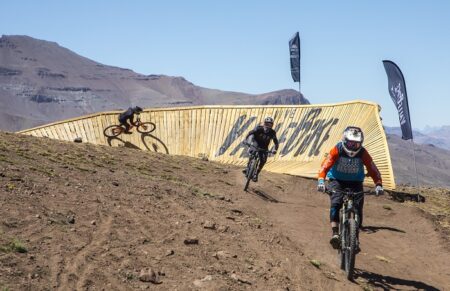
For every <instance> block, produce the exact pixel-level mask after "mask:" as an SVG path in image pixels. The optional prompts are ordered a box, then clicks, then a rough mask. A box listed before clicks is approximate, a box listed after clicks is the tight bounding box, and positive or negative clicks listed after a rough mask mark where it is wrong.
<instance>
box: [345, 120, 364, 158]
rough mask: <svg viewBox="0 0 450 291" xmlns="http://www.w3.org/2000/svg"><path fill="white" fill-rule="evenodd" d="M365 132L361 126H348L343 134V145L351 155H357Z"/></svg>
mask: <svg viewBox="0 0 450 291" xmlns="http://www.w3.org/2000/svg"><path fill="white" fill-rule="evenodd" d="M363 142H364V134H363V132H362V130H361V128H359V127H356V126H348V127H347V128H346V129H345V130H344V134H343V136H342V146H343V148H344V150H345V152H346V153H347V155H348V156H349V157H354V156H356V155H357V154H358V153H359V151H360V150H361V148H362V144H363Z"/></svg>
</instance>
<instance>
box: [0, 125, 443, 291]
mask: <svg viewBox="0 0 450 291" xmlns="http://www.w3.org/2000/svg"><path fill="white" fill-rule="evenodd" d="M241 175H242V174H241V173H240V169H238V168H235V167H232V166H225V165H220V164H216V163H212V162H207V161H201V160H198V159H191V158H186V157H177V156H173V157H172V156H167V155H161V154H153V153H148V152H141V151H138V150H133V149H128V148H108V147H100V146H93V145H87V144H71V143H66V142H59V141H54V140H49V139H42V138H33V137H28V136H20V135H13V134H5V133H0V183H1V188H0V205H1V207H0V234H1V235H0V288H9V290H75V289H76V290H139V289H158V290H198V289H201V290H361V288H365V290H372V289H374V290H376V289H380V290H383V289H384V290H388V289H394V288H396V289H401V290H417V289H425V290H439V289H441V290H445V288H446V287H447V286H449V282H450V270H449V268H448V261H450V250H449V249H450V248H448V240H446V239H445V238H444V237H443V235H442V233H440V232H438V231H437V228H436V227H435V226H434V224H433V222H432V221H431V220H428V219H427V218H426V215H424V214H423V212H421V211H420V210H419V209H417V208H416V207H415V206H411V205H409V204H400V203H397V202H393V201H391V200H388V198H387V197H378V198H374V197H368V198H367V201H366V202H367V204H366V207H365V211H366V220H365V225H366V226H367V230H368V231H367V232H365V233H363V234H362V249H363V251H362V253H361V254H360V255H359V256H358V258H357V268H358V269H359V276H358V278H357V279H356V281H355V282H349V281H347V280H345V278H344V276H343V274H342V273H341V271H340V270H339V269H338V266H337V259H336V254H335V252H334V251H332V250H331V249H330V247H329V246H328V238H329V228H328V223H327V220H328V219H327V217H328V209H327V208H328V197H327V196H325V195H323V194H318V193H317V192H315V191H314V181H311V180H306V179H302V178H298V177H292V176H286V175H275V174H268V173H263V175H262V177H261V182H260V183H259V184H258V185H257V186H256V187H253V188H252V191H251V192H250V193H245V192H243V191H242V186H243V180H242V176H241ZM189 239H190V240H191V241H192V240H193V239H198V244H186V243H187V242H188V241H186V240H189ZM185 242H186V243H185ZM21 251H22V252H21ZM24 251H26V252H24ZM313 259H314V260H317V261H319V262H320V263H321V265H320V266H319V267H318V268H317V267H315V266H313V265H312V264H311V262H310V261H311V260H313ZM150 267H151V268H153V270H154V271H155V272H156V273H158V272H159V281H160V282H161V283H160V284H153V283H149V282H142V281H140V280H139V275H140V271H141V270H142V269H145V268H150ZM6 290H8V289H6Z"/></svg>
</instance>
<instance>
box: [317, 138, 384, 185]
mask: <svg viewBox="0 0 450 291" xmlns="http://www.w3.org/2000/svg"><path fill="white" fill-rule="evenodd" d="M361 151H362V155H361V159H362V161H363V164H364V166H365V167H366V169H367V171H368V172H369V175H370V177H372V180H373V182H374V183H375V185H382V180H381V174H380V171H378V168H377V166H376V165H375V163H374V162H373V160H372V157H371V156H370V154H369V152H368V151H367V150H366V149H365V148H362V149H361ZM338 158H339V149H338V147H337V145H336V146H334V147H333V148H332V149H331V151H330V153H329V154H328V156H327V157H326V158H325V159H324V160H323V161H322V164H321V168H320V171H319V177H318V178H319V179H325V176H326V175H327V173H328V171H329V170H330V169H331V168H332V167H333V165H334V163H336V161H337V160H338Z"/></svg>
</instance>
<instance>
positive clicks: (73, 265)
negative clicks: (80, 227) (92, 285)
mask: <svg viewBox="0 0 450 291" xmlns="http://www.w3.org/2000/svg"><path fill="white" fill-rule="evenodd" d="M112 222H113V218H112V217H111V216H108V217H105V218H103V219H101V222H100V223H99V224H98V228H97V230H96V231H95V232H94V233H93V235H92V237H91V239H90V241H89V242H88V243H87V244H86V245H85V246H84V247H83V248H82V249H81V250H80V251H79V252H78V253H77V254H76V255H75V256H74V257H73V259H72V260H71V261H70V262H69V264H68V265H66V266H65V270H64V272H63V273H62V275H61V286H71V287H72V288H74V289H76V290H82V289H83V287H84V283H85V281H86V279H87V276H88V275H89V271H90V270H92V269H93V267H94V264H95V263H94V262H89V265H87V258H88V257H89V256H90V255H92V254H94V253H99V251H98V250H99V249H100V247H101V246H102V245H104V244H105V242H106V241H107V240H108V233H109V232H110V230H111V227H112ZM60 290H62V289H60Z"/></svg>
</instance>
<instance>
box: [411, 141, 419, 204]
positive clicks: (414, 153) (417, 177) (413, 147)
mask: <svg viewBox="0 0 450 291" xmlns="http://www.w3.org/2000/svg"><path fill="white" fill-rule="evenodd" d="M411 143H412V151H413V157H414V172H415V174H416V188H417V202H420V188H419V175H418V173H417V164H416V149H415V146H414V139H413V138H411Z"/></svg>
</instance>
